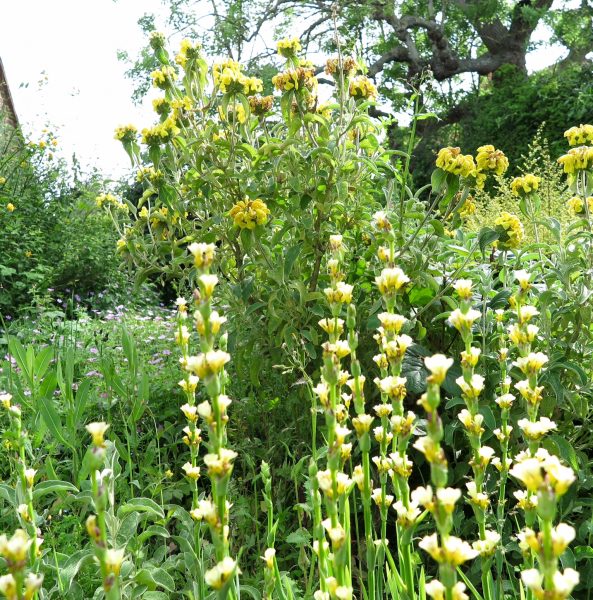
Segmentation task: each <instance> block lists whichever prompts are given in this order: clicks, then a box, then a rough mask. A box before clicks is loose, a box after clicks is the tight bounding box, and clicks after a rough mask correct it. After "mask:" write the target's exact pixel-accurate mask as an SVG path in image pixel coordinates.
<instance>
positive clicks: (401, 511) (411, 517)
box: [393, 500, 420, 527]
mask: <svg viewBox="0 0 593 600" xmlns="http://www.w3.org/2000/svg"><path fill="white" fill-rule="evenodd" d="M393 508H394V509H395V512H396V513H397V522H398V523H399V524H400V525H403V526H404V527H411V526H412V525H414V524H415V523H416V519H418V517H419V516H420V509H419V508H418V504H416V503H415V502H410V504H409V506H405V505H404V503H403V502H402V501H401V500H398V501H397V502H396V503H395V504H394V505H393Z"/></svg>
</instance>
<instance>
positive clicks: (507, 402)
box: [495, 394, 515, 409]
mask: <svg viewBox="0 0 593 600" xmlns="http://www.w3.org/2000/svg"><path fill="white" fill-rule="evenodd" d="M514 401H515V396H513V394H503V395H502V396H498V398H496V400H495V402H496V404H498V406H500V408H505V409H508V408H511V406H512V405H513V402H514Z"/></svg>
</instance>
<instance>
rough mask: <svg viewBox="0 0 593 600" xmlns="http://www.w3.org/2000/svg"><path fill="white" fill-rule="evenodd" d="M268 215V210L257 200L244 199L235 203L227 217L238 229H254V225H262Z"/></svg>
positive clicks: (261, 201)
mask: <svg viewBox="0 0 593 600" xmlns="http://www.w3.org/2000/svg"><path fill="white" fill-rule="evenodd" d="M269 214H270V209H269V208H268V207H267V206H266V203H265V202H264V201H263V200H260V199H259V198H258V199H257V200H250V199H249V198H245V200H241V201H239V202H237V204H235V205H234V206H233V208H231V210H230V211H229V216H230V217H232V218H233V221H234V223H235V225H236V226H237V227H239V228H240V229H255V227H256V225H264V224H265V223H266V222H267V220H268V215H269Z"/></svg>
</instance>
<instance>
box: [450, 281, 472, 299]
mask: <svg viewBox="0 0 593 600" xmlns="http://www.w3.org/2000/svg"><path fill="white" fill-rule="evenodd" d="M472 285H473V283H472V281H471V280H469V279H458V280H457V281H456V282H455V283H454V284H453V288H454V289H455V291H456V292H457V295H458V296H459V297H460V298H461V299H462V300H469V299H470V298H471V297H472Z"/></svg>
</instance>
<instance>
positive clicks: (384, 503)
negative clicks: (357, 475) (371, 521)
mask: <svg viewBox="0 0 593 600" xmlns="http://www.w3.org/2000/svg"><path fill="white" fill-rule="evenodd" d="M371 498H372V499H373V502H374V503H375V504H376V505H377V506H378V507H379V508H381V507H384V508H389V507H390V506H391V504H392V503H393V496H392V495H391V494H385V497H383V491H382V490H381V488H376V489H374V490H373V493H372V494H371Z"/></svg>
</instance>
